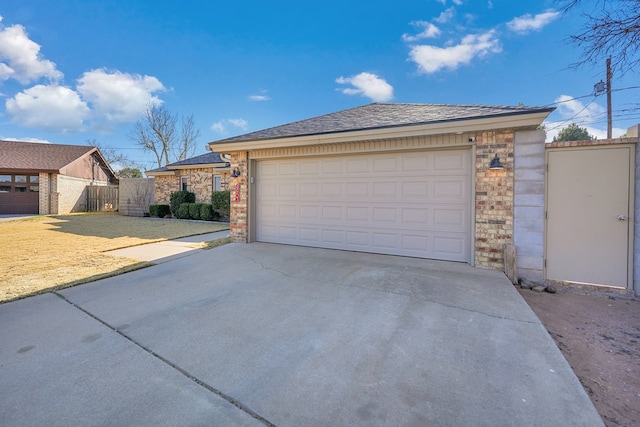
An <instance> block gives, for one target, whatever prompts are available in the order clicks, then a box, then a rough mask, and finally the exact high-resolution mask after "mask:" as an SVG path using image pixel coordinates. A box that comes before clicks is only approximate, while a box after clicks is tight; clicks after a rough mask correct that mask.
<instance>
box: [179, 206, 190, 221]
mask: <svg viewBox="0 0 640 427" xmlns="http://www.w3.org/2000/svg"><path fill="white" fill-rule="evenodd" d="M191 205H192V203H183V204H181V205H180V206H179V207H178V211H177V212H176V218H179V219H191V216H190V215H189V207H190V206H191Z"/></svg>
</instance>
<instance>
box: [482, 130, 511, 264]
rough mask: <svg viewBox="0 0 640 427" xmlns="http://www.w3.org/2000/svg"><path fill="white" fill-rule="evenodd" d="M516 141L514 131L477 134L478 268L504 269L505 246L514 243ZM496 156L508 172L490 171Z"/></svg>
mask: <svg viewBox="0 0 640 427" xmlns="http://www.w3.org/2000/svg"><path fill="white" fill-rule="evenodd" d="M513 141H514V132H513V131H512V130H502V131H487V132H478V133H477V134H476V236H475V265H476V266H477V267H488V268H496V269H502V268H504V260H503V256H502V251H503V245H504V244H505V243H512V241H513V183H514V180H513V176H514V175H513V155H514V152H513V147H514V142H513ZM496 154H497V155H498V157H499V158H500V161H501V163H502V164H503V165H504V169H500V170H491V169H489V163H490V162H491V159H493V157H494V156H495V155H496Z"/></svg>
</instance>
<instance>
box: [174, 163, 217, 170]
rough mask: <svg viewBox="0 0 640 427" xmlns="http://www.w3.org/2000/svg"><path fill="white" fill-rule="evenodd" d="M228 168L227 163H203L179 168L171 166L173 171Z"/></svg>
mask: <svg viewBox="0 0 640 427" xmlns="http://www.w3.org/2000/svg"><path fill="white" fill-rule="evenodd" d="M225 166H227V162H221V163H206V164H205V163H203V164H194V165H179V166H171V169H174V170H178V169H207V168H223V167H225Z"/></svg>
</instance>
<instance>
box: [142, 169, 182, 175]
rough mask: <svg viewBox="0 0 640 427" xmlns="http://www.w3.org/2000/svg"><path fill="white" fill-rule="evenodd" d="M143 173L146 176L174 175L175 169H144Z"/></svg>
mask: <svg viewBox="0 0 640 427" xmlns="http://www.w3.org/2000/svg"><path fill="white" fill-rule="evenodd" d="M144 174H145V175H147V176H171V175H175V174H176V171H173V170H171V171H155V172H154V171H144Z"/></svg>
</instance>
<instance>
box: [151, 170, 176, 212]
mask: <svg viewBox="0 0 640 427" xmlns="http://www.w3.org/2000/svg"><path fill="white" fill-rule="evenodd" d="M179 189H180V178H178V177H177V176H173V175H172V176H165V175H158V176H156V177H155V178H154V182H153V196H154V199H155V203H156V204H158V205H168V204H169V197H170V196H171V193H172V192H174V191H178V190H179Z"/></svg>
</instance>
